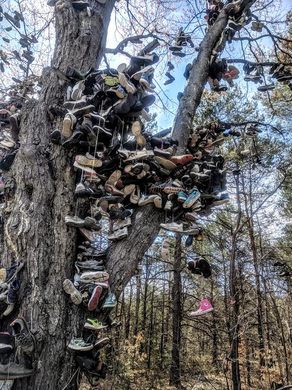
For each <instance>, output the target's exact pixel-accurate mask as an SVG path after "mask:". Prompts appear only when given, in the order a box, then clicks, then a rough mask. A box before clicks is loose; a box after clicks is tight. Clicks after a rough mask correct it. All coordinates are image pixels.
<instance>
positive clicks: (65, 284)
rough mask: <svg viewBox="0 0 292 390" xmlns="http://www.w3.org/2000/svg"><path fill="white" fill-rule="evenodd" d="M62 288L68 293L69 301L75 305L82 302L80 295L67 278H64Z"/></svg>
mask: <svg viewBox="0 0 292 390" xmlns="http://www.w3.org/2000/svg"><path fill="white" fill-rule="evenodd" d="M63 289H64V291H65V293H66V294H69V295H70V298H71V301H72V302H73V303H74V304H75V305H80V303H81V302H82V295H81V293H80V292H79V291H78V290H77V288H76V287H75V286H74V284H73V283H72V282H71V280H69V279H65V280H64V282H63Z"/></svg>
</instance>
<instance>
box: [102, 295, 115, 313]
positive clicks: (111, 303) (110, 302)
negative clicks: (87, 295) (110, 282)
mask: <svg viewBox="0 0 292 390" xmlns="http://www.w3.org/2000/svg"><path fill="white" fill-rule="evenodd" d="M116 306H117V297H116V296H115V294H114V293H109V294H108V296H107V297H106V299H105V301H104V303H103V305H102V309H112V308H114V307H116Z"/></svg>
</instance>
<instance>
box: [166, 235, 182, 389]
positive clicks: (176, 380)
mask: <svg viewBox="0 0 292 390" xmlns="http://www.w3.org/2000/svg"><path fill="white" fill-rule="evenodd" d="M181 321H182V306H181V236H179V235H178V234H177V235H176V245H175V253H174V262H173V286H172V352H171V366H170V375H169V384H170V385H171V386H175V387H177V388H180V387H181V379H180V345H181Z"/></svg>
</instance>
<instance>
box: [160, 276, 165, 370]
mask: <svg viewBox="0 0 292 390" xmlns="http://www.w3.org/2000/svg"><path fill="white" fill-rule="evenodd" d="M160 332H161V333H160V343H159V356H160V361H159V364H160V367H161V368H162V369H163V368H164V356H165V283H163V290H162V303H161V328H160Z"/></svg>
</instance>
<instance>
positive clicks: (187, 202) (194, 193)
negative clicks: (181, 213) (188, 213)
mask: <svg viewBox="0 0 292 390" xmlns="http://www.w3.org/2000/svg"><path fill="white" fill-rule="evenodd" d="M200 196H201V193H200V191H199V190H197V189H193V191H192V192H191V193H190V195H189V196H188V198H187V199H186V200H185V202H184V203H183V208H184V209H188V208H190V207H192V206H193V204H194V203H195V202H196V201H197V200H198V199H199V198H200Z"/></svg>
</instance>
